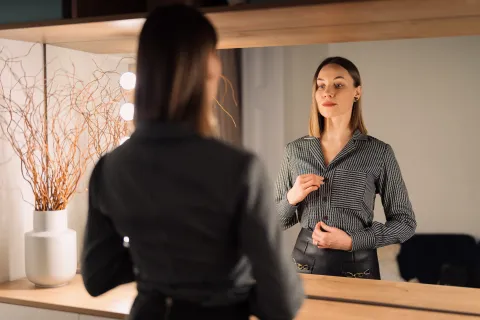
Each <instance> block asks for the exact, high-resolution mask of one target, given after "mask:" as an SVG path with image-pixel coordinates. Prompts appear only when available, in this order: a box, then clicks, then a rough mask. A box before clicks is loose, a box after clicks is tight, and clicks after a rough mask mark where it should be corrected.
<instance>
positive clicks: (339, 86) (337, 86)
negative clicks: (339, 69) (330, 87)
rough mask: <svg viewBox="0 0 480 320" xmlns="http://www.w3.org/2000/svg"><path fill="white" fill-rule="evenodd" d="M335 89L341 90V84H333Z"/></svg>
mask: <svg viewBox="0 0 480 320" xmlns="http://www.w3.org/2000/svg"><path fill="white" fill-rule="evenodd" d="M335 88H337V89H340V88H343V84H341V83H336V84H335Z"/></svg>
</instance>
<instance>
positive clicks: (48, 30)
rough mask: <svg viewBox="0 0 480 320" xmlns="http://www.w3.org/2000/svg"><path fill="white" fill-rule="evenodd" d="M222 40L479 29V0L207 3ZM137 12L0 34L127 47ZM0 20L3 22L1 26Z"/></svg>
mask: <svg viewBox="0 0 480 320" xmlns="http://www.w3.org/2000/svg"><path fill="white" fill-rule="evenodd" d="M205 12H206V15H207V17H208V18H209V19H210V20H211V21H212V22H213V24H214V25H215V26H216V28H217V30H218V33H219V36H220V43H219V47H220V48H244V47H260V46H284V45H306V44H314V43H333V42H349V41H372V40H389V39H404V38H426V37H445V36H466V35H478V34H480V0H456V1H451V0H422V1H418V0H368V1H350V2H345V1H342V2H338V3H325V2H323V3H317V4H305V5H299V6H275V7H274V6H254V5H242V6H234V7H225V8H214V9H208V10H205ZM144 21H145V20H144V17H143V15H128V16H120V17H103V18H95V19H89V20H86V19H75V20H72V21H68V22H69V23H66V21H56V22H50V23H48V25H45V24H44V25H37V26H33V25H32V24H29V25H15V26H3V27H4V28H7V29H4V30H0V38H5V39H13V40H22V41H29V42H42V43H47V44H52V45H57V46H61V47H67V48H72V49H77V50H82V51H88V52H94V53H133V52H135V50H136V41H137V37H138V34H139V32H140V30H141V28H142V26H143V23H144ZM0 28H2V26H0Z"/></svg>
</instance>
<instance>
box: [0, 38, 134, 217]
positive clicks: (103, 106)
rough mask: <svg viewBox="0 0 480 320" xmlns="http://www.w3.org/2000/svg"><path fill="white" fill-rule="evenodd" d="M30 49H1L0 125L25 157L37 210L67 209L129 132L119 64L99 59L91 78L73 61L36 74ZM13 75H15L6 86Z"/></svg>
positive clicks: (24, 171) (23, 162) (24, 169)
mask: <svg viewBox="0 0 480 320" xmlns="http://www.w3.org/2000/svg"><path fill="white" fill-rule="evenodd" d="M32 47H33V46H32ZM31 50H32V48H30V50H29V52H28V53H27V54H26V55H25V56H23V57H14V58H10V57H8V56H6V54H5V51H4V50H3V48H2V49H0V121H1V123H0V129H1V133H2V134H3V138H4V139H6V140H7V141H8V142H9V143H10V145H11V146H12V148H13V151H14V153H15V154H16V155H17V156H18V157H19V159H20V164H21V173H22V177H23V178H24V179H25V181H27V182H28V184H29V185H30V188H31V190H32V192H33V195H34V199H35V201H34V202H35V203H34V207H35V210H37V211H50V210H62V209H65V207H66V206H67V204H68V201H69V200H70V199H71V197H72V196H73V194H74V193H75V192H76V190H77V188H78V184H79V182H80V179H81V177H82V176H83V174H84V173H85V171H86V170H87V168H88V165H90V164H92V163H94V162H95V161H96V160H97V159H98V158H99V157H101V156H102V155H103V154H105V153H106V152H108V151H110V150H112V149H113V148H115V147H116V146H117V145H118V144H119V142H120V139H121V138H122V137H124V136H126V135H128V127H127V123H126V122H125V121H123V119H121V117H120V116H119V104H120V103H121V102H122V101H125V92H124V91H123V89H122V88H121V87H120V86H119V84H118V77H119V72H118V71H117V69H118V67H119V65H120V64H119V65H117V69H114V70H108V71H105V70H102V69H101V68H100V67H99V66H98V65H97V64H96V68H95V70H94V72H93V74H92V78H93V79H92V80H89V81H85V80H83V79H81V78H80V76H79V75H78V74H77V72H76V68H75V66H74V64H73V63H72V70H70V71H67V70H64V69H58V70H54V71H53V72H51V71H49V72H50V73H51V75H50V77H49V78H48V79H45V77H44V75H43V69H42V70H41V71H40V72H38V73H37V74H36V75H33V76H32V75H28V74H27V72H26V71H25V68H24V66H23V63H22V59H23V58H26V57H28V55H29V54H30V52H31ZM9 76H11V77H12V78H13V81H12V83H11V85H10V86H8V87H7V86H5V85H4V83H8V82H7V81H5V79H8V78H7V77H9ZM114 78H115V79H116V80H114ZM44 81H46V83H44ZM44 88H45V89H46V90H44ZM45 103H46V108H45ZM45 120H46V121H45Z"/></svg>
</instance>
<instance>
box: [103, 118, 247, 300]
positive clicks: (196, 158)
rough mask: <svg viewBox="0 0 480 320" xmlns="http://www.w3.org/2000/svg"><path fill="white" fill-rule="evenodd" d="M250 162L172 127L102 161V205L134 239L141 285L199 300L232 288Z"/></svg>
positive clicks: (139, 136) (153, 131)
mask: <svg viewBox="0 0 480 320" xmlns="http://www.w3.org/2000/svg"><path fill="white" fill-rule="evenodd" d="M250 161H251V156H250V155H248V154H247V153H245V152H241V151H237V150H235V149H233V148H230V147H227V146H226V145H224V144H222V143H220V142H217V141H215V140H212V139H204V138H201V137H199V136H198V135H196V134H194V133H193V132H191V131H189V130H188V129H183V128H181V127H179V126H173V125H161V126H157V127H153V126H150V127H144V128H140V129H139V130H137V132H136V133H135V134H134V135H133V136H132V138H131V139H130V140H129V141H127V142H126V143H125V144H124V145H122V146H121V147H120V148H118V149H117V150H115V151H114V152H112V153H111V154H110V155H108V156H107V157H106V158H105V159H104V164H103V170H102V177H101V180H100V185H101V186H100V187H99V188H98V192H99V193H101V194H102V196H101V202H100V206H101V207H102V208H103V210H104V211H105V212H106V213H107V214H108V216H109V217H110V218H111V219H112V221H113V223H114V224H115V226H116V227H117V230H118V231H119V233H120V234H121V235H122V236H126V237H128V238H129V245H130V248H131V252H132V258H133V261H134V264H135V266H136V267H137V268H138V272H139V274H138V277H139V278H140V279H142V281H146V282H152V283H156V284H158V285H159V286H160V287H162V288H164V289H165V290H174V289H173V288H175V290H179V293H181V291H183V290H186V291H187V292H188V293H189V294H190V293H195V294H200V295H210V294H211V291H212V290H226V289H228V288H231V287H232V286H233V283H232V281H233V280H235V279H234V278H232V279H229V277H230V274H231V273H233V272H234V266H235V265H236V264H237V263H238V262H239V256H240V252H239V250H238V249H239V248H238V238H239V235H238V223H239V218H240V214H241V213H240V210H241V208H240V206H241V204H242V200H243V199H242V198H243V197H244V196H245V195H241V193H242V192H244V191H245V190H242V189H243V188H242V187H244V186H246V183H247V181H246V179H247V177H246V175H247V170H248V169H249V168H248V164H249V162H250ZM239 271H243V270H239ZM245 271H247V270H245ZM182 284H184V285H185V284H186V286H187V288H185V289H182ZM244 284H246V283H244ZM195 285H198V288H195V289H193V288H191V287H192V286H195ZM210 286H211V287H212V289H208V287H210ZM204 289H205V290H204ZM192 290H194V291H192Z"/></svg>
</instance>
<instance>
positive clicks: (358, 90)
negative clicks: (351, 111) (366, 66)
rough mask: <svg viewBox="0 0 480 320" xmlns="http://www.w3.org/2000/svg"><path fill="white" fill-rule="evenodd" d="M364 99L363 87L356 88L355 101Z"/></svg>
mask: <svg viewBox="0 0 480 320" xmlns="http://www.w3.org/2000/svg"><path fill="white" fill-rule="evenodd" d="M361 97H362V86H358V87H356V88H355V100H359V99H360V98H361Z"/></svg>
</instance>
